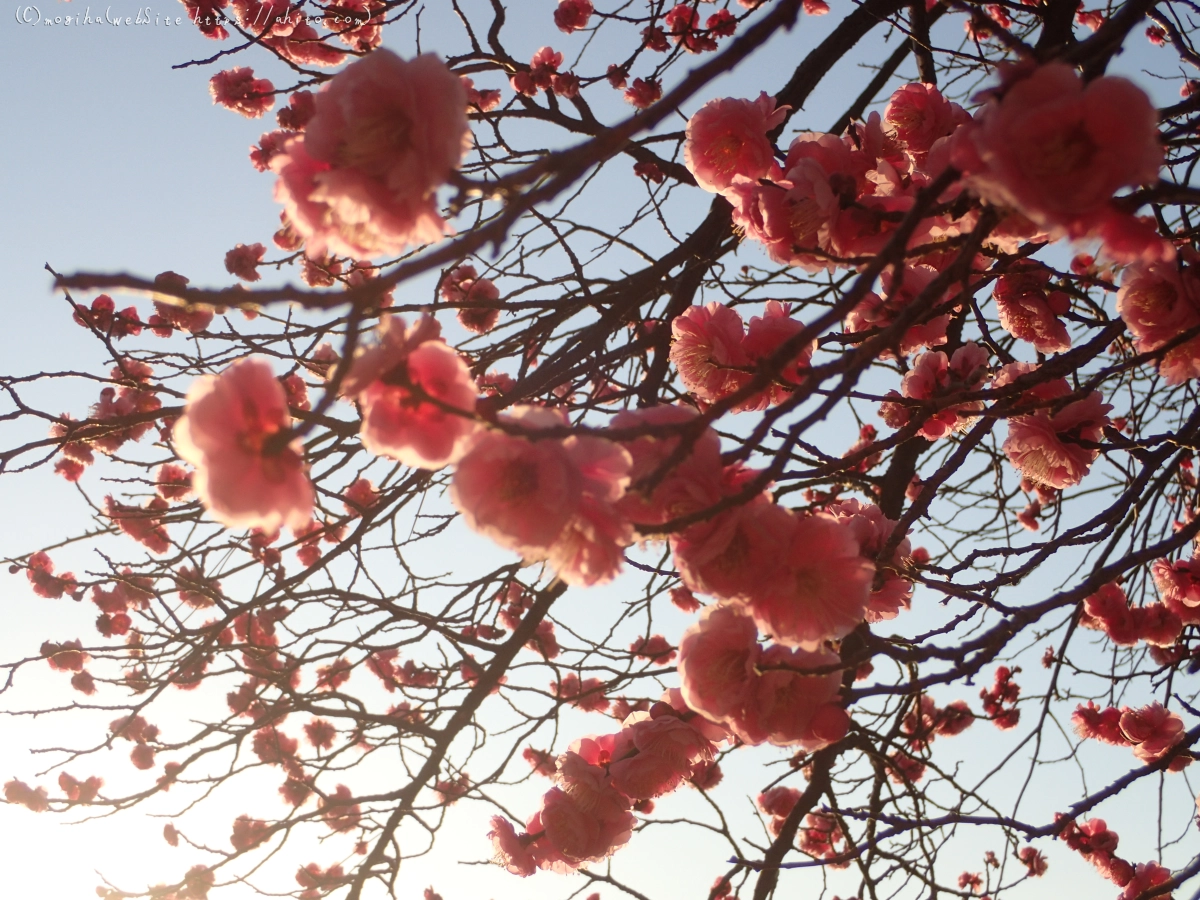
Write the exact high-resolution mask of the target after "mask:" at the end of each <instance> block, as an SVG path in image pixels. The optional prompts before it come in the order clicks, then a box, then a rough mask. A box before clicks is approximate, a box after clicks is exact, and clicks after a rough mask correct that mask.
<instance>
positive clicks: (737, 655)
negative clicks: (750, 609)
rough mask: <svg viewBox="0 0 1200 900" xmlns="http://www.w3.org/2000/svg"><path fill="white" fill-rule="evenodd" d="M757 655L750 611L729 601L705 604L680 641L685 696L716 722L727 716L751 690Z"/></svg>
mask: <svg viewBox="0 0 1200 900" xmlns="http://www.w3.org/2000/svg"><path fill="white" fill-rule="evenodd" d="M761 655H762V648H761V647H760V646H759V644H758V629H757V628H756V627H755V625H754V621H753V620H752V619H751V618H750V617H749V616H747V615H744V614H743V613H742V612H741V611H740V610H738V609H737V608H736V607H732V606H709V607H706V608H705V609H704V611H703V612H701V613H700V619H699V621H697V622H696V623H695V624H694V625H692V626H691V627H690V628H688V630H687V631H686V632H684V635H683V638H682V640H680V642H679V679H680V687H681V690H682V693H683V700H684V701H685V702H686V703H687V705H688V706H689V707H690V708H692V709H694V710H696V712H698V713H700V714H701V715H703V716H705V717H706V718H708V719H711V720H712V721H714V722H718V723H727V722H729V721H731V720H732V718H733V717H734V716H735V715H737V714H738V711H739V710H741V709H742V707H744V705H745V704H746V703H747V702H749V700H750V697H751V694H752V693H753V692H754V690H755V687H756V682H757V678H758V673H757V670H756V668H755V667H756V666H757V664H758V659H759V657H760V656H761Z"/></svg>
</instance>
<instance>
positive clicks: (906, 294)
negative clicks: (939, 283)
mask: <svg viewBox="0 0 1200 900" xmlns="http://www.w3.org/2000/svg"><path fill="white" fill-rule="evenodd" d="M937 276H938V270H937V269H935V268H933V267H932V266H928V265H924V264H918V265H910V266H905V267H904V270H903V274H902V275H901V276H897V275H895V274H893V272H892V270H891V269H890V268H889V269H887V270H885V271H884V273H883V275H882V276H881V278H880V281H881V282H882V288H883V295H882V297H881V296H880V295H878V294H876V293H874V292H873V291H872V292H869V293H867V295H866V296H865V297H864V298H863V299H862V301H861V302H860V303H859V304H858V306H856V307H855V308H854V309H852V310H851V311H850V313H849V314H848V315H847V316H846V321H845V326H846V331H848V332H850V333H851V334H859V333H862V332H865V331H871V330H874V329H880V330H882V329H885V328H888V327H890V326H891V325H892V323H893V322H895V321H896V319H897V318H899V316H900V315H901V313H904V312H906V311H907V310H908V308H909V307H910V306H912V305H913V304H914V303H916V302H917V298H918V297H920V296H921V295H922V294H924V293H925V290H926V288H928V287H929V285H930V284H931V283H932V282H933V280H934V279H935V278H937ZM952 296H953V295H952V292H951V291H950V290H947V291H945V292H943V293H942V295H941V296H940V297H930V296H927V297H926V298H925V299H924V300H923V301H922V302H923V303H924V304H925V305H926V306H927V308H929V309H931V310H932V309H934V308H935V307H937V306H941V305H942V304H944V303H946V302H947V300H949V299H950V298H951V297H952ZM949 321H950V315H949V314H948V313H939V314H938V315H936V316H932V317H931V316H926V315H922V316H921V317H920V318H919V319H918V320H917V323H916V324H913V325H909V326H908V328H906V329H905V331H904V332H903V334H901V335H899V337H898V339H897V340H895V341H894V342H892V346H897V345H898V347H899V350H900V353H901V354H903V355H905V356H908V355H910V354H912V353H915V352H916V351H917V350H919V349H921V348H922V347H937V346H939V345H941V344H944V343H946V326H947V325H948V324H949Z"/></svg>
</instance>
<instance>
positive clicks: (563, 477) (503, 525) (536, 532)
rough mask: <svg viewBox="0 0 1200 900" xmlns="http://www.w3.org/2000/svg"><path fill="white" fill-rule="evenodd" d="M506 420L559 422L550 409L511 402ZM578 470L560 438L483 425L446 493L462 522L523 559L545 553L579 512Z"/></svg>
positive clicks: (535, 424) (532, 424)
mask: <svg viewBox="0 0 1200 900" xmlns="http://www.w3.org/2000/svg"><path fill="white" fill-rule="evenodd" d="M505 419H506V421H508V422H511V423H512V424H515V425H520V426H522V427H524V428H526V429H529V430H537V429H539V428H545V427H552V426H556V425H563V424H565V422H564V421H563V420H562V419H561V418H560V417H559V416H558V415H557V414H555V413H553V412H552V411H550V410H543V409H539V408H533V407H526V408H520V407H518V408H512V409H510V410H509V411H508V414H507V415H506V417H505ZM582 496H583V485H582V483H581V479H580V478H579V473H578V472H577V471H576V470H575V467H574V465H573V463H572V461H571V457H570V454H568V452H567V449H566V447H565V446H564V444H563V442H562V441H561V440H553V439H543V440H530V439H529V438H525V437H520V436H517V435H510V434H506V433H505V432H502V431H495V430H490V429H489V430H485V431H482V432H481V433H480V434H479V435H478V436H477V437H476V439H475V441H474V443H473V444H472V446H471V448H470V450H469V451H468V452H467V454H466V455H465V456H464V457H463V458H462V459H461V460H460V461H459V464H458V467H457V469H456V470H455V473H454V480H453V481H452V482H451V486H450V497H451V499H452V500H453V501H454V505H455V507H457V508H458V510H459V512H461V513H462V515H463V519H464V521H465V522H466V523H467V525H468V526H469V527H470V528H472V529H474V530H475V531H478V532H480V533H481V534H484V535H486V536H487V537H489V538H491V539H492V540H493V541H495V542H496V543H498V544H499V545H500V546H501V547H506V548H507V549H510V550H515V551H516V552H518V553H520V554H521V555H522V556H524V557H525V558H526V559H545V558H546V556H547V555H548V554H549V552H550V546H551V545H552V544H553V543H554V542H555V540H556V539H557V538H558V536H559V535H560V534H561V533H562V531H563V529H564V528H565V527H566V525H567V522H569V521H570V520H571V519H572V518H574V516H575V514H576V513H577V512H578V510H579V507H580V504H581V502H582Z"/></svg>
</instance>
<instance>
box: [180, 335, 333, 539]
mask: <svg viewBox="0 0 1200 900" xmlns="http://www.w3.org/2000/svg"><path fill="white" fill-rule="evenodd" d="M290 421H291V419H290V414H289V412H288V407H287V397H286V395H285V394H284V390H283V386H282V385H281V384H280V383H279V381H278V380H277V379H276V378H275V373H274V372H272V371H271V367H270V365H269V364H268V363H266V362H265V361H262V360H255V359H243V360H239V361H238V362H235V363H233V364H232V365H231V366H229V368H227V369H226V370H225V371H224V372H222V373H221V374H220V375H206V376H204V377H202V378H199V379H197V380H196V382H195V383H194V384H193V385H192V387H191V389H190V390H189V391H188V395H187V401H186V404H185V406H184V414H183V416H182V417H181V418H180V419H179V421H178V422H176V423H175V429H174V433H173V435H174V444H175V452H176V453H178V454H179V456H180V458H181V459H183V460H185V461H186V462H189V463H191V464H192V465H193V466H195V471H194V472H193V473H192V488H193V489H194V490H195V492H196V495H197V496H198V497H199V498H200V502H201V503H203V504H204V506H205V508H206V509H208V510H209V512H211V513H212V515H213V517H214V518H215V519H216V520H217V521H219V522H220V523H221V524H223V525H227V526H229V527H231V528H261V529H263V530H264V531H274V530H277V529H278V528H279V526H280V525H286V526H288V527H289V528H292V529H296V528H300V527H301V526H303V525H305V524H306V523H307V522H308V520H309V518H310V516H311V512H312V504H313V489H312V485H311V484H310V483H309V480H308V475H307V473H306V472H305V466H304V452H303V448H302V447H301V446H300V444H299V442H298V441H288V428H289V424H290Z"/></svg>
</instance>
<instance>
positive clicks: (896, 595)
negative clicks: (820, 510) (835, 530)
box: [827, 498, 913, 622]
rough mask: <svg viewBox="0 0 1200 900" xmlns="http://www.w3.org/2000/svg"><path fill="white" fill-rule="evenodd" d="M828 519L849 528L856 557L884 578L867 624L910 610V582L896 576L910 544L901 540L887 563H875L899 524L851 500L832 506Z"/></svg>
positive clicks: (874, 508) (872, 601) (874, 594)
mask: <svg viewBox="0 0 1200 900" xmlns="http://www.w3.org/2000/svg"><path fill="white" fill-rule="evenodd" d="M827 511H828V512H829V514H830V515H832V516H833V517H834V518H835V519H837V520H838V521H839V522H841V523H842V524H844V525H847V526H849V527H850V529H851V530H852V531H853V532H854V536H855V538H856V539H857V540H858V546H859V553H861V554H862V556H863V557H864V558H865V559H869V560H871V562H872V563H873V564H874V565H875V567H876V573H877V574H876V579H875V580H878V570H879V569H880V568H882V569H883V571H884V573H885V575H884V578H883V582H882V584H880V586H879V589H878V590H872V591H871V596H870V598H869V600H868V605H867V613H866V620H867V621H868V622H879V621H883V620H885V619H894V618H896V616H898V615H899V614H900V611H901V610H905V609H908V608H909V605H910V604H911V602H912V594H913V584H912V581H910V580H909V579H907V578H905V577H904V576H903V575H901V574H899V572H898V567H899V566H900V561H901V560H902V559H904V558H905V557H907V556H908V555H909V554H910V553H911V552H912V542H911V541H909V539H908V537H907V536H906V537H904V538H903V539H902V540H901V541H900V542H899V543H898V544H897V545H896V549H895V550H893V551H892V555H891V558H890V559H888V560H877V559H876V557H878V555H879V553H880V552H881V551H882V550H883V548H884V546H885V545H886V544H887V542H888V541H889V540H890V539H891V537H892V533H893V531H895V529H896V526H897V525H898V524H899V523H898V522H895V521H893V520H892V519H889V518H888V517H887V516H885V515H884V514H883V510H881V509H880V508H879V507H878V506H876V505H875V504H874V503H863V502H862V501H860V500H856V499H854V498H848V499H846V500H842V501H840V502H838V503H835V504H833V505H831V506H830V507H829V508H828V510H827Z"/></svg>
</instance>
